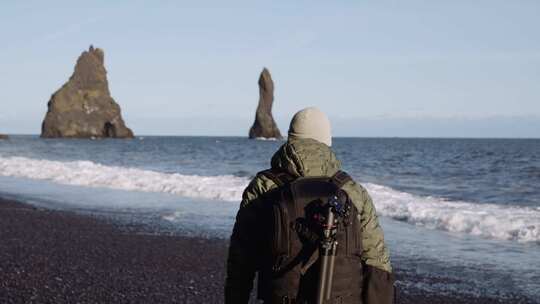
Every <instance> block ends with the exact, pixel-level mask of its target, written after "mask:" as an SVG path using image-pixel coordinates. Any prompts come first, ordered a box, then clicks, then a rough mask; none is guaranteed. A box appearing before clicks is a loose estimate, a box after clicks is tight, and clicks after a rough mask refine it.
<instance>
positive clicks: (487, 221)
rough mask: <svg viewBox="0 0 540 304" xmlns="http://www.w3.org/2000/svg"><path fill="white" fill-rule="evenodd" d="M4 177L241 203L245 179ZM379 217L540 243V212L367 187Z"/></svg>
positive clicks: (132, 172) (39, 166)
mask: <svg viewBox="0 0 540 304" xmlns="http://www.w3.org/2000/svg"><path fill="white" fill-rule="evenodd" d="M0 175H1V176H13V177H22V178H30V179H40V180H48V181H52V182H55V183H59V184H66V185H77V186H85V187H105V188H111V189H120V190H126V191H144V192H162V193H170V194H174V195H179V196H184V197H191V198H204V199H212V200H223V201H231V202H238V201H239V200H240V198H241V196H242V191H243V190H244V188H245V187H246V186H247V184H248V183H249V179H248V178H247V177H246V176H235V175H221V176H198V175H183V174H178V173H161V172H155V171H149V170H143V169H138V168H126V167H116V166H105V165H101V164H97V163H93V162H91V161H71V162H61V161H51V160H39V159H30V158H25V157H0ZM365 187H366V188H367V189H368V191H369V193H370V194H371V196H372V197H373V201H374V202H375V205H376V207H377V211H378V213H379V214H381V215H383V216H387V217H390V218H393V219H396V220H400V221H405V222H408V223H411V224H415V225H418V226H423V227H426V228H430V229H439V230H444V231H450V232H458V233H467V234H471V235H476V236H479V237H482V238H488V239H500V240H514V241H519V242H536V243H540V207H536V208H531V207H515V206H503V205H494V204H476V203H470V202H459V201H446V200H443V199H440V198H435V197H422V196H416V195H412V194H410V193H406V192H401V191H397V190H394V189H392V188H389V187H386V186H381V185H377V184H369V183H368V184H365Z"/></svg>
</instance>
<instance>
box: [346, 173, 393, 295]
mask: <svg viewBox="0 0 540 304" xmlns="http://www.w3.org/2000/svg"><path fill="white" fill-rule="evenodd" d="M344 190H345V191H347V193H349V195H350V196H351V199H352V201H353V202H354V204H355V206H356V207H357V208H358V210H359V212H360V214H359V220H360V225H361V228H362V231H361V233H362V248H363V251H362V261H363V264H364V286H363V300H364V302H363V303H365V304H391V303H393V301H394V293H395V291H394V281H395V278H394V274H393V273H392V266H391V264H390V254H389V252H388V247H386V244H385V242H384V233H383V230H382V228H381V226H380V225H379V220H378V218H377V213H376V210H375V206H374V205H373V200H372V199H371V197H370V195H369V194H368V192H367V190H366V189H364V188H363V187H362V186H360V185H358V184H356V183H354V182H352V183H349V184H347V185H345V187H344Z"/></svg>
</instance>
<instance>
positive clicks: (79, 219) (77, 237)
mask: <svg viewBox="0 0 540 304" xmlns="http://www.w3.org/2000/svg"><path fill="white" fill-rule="evenodd" d="M121 228H122V227H119V226H117V225H115V224H114V223H111V222H110V221H106V220H104V219H102V218H99V217H95V216H88V215H79V214H76V213H73V212H67V211H55V210H48V209H41V208H36V207H33V206H30V205H26V204H21V203H18V202H15V201H12V200H4V199H1V198H0V303H154V304H155V303H222V302H223V282H224V278H225V262H226V256H227V241H226V240H221V239H204V238H192V237H181V236H168V235H155V234H148V233H136V232H126V230H125V229H121ZM397 268H398V269H397V271H396V275H397V278H398V279H399V280H402V281H403V280H425V278H422V277H415V275H414V274H409V273H401V272H400V271H399V266H398V267H397ZM398 295H399V296H398V303H402V304H409V303H411V304H412V303H416V304H423V303H426V304H437V303H441V304H445V303H457V304H460V303H533V302H532V301H530V300H526V299H515V300H512V301H506V302H504V301H500V300H497V299H491V298H465V297H463V296H459V297H457V296H456V297H454V296H446V295H437V294H426V293H425V292H422V291H415V290H401V291H400V292H399V293H398Z"/></svg>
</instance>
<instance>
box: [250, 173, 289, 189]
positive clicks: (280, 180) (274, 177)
mask: <svg viewBox="0 0 540 304" xmlns="http://www.w3.org/2000/svg"><path fill="white" fill-rule="evenodd" d="M258 174H261V175H263V176H265V177H267V178H269V179H270V180H271V181H273V182H274V183H275V184H276V185H277V186H278V187H281V186H283V185H285V184H287V183H290V182H292V181H293V180H294V179H295V178H294V177H293V176H292V175H291V174H290V173H288V172H286V171H277V170H275V169H268V170H264V171H261V172H259V173H258Z"/></svg>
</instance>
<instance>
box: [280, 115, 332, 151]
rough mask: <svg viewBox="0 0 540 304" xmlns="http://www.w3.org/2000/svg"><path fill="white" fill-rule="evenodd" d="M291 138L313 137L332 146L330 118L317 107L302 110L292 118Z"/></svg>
mask: <svg viewBox="0 0 540 304" xmlns="http://www.w3.org/2000/svg"><path fill="white" fill-rule="evenodd" d="M289 138H291V139H294V138H312V139H315V140H316V141H319V142H321V143H323V144H326V145H327V146H329V147H330V146H332V132H331V130H330V120H328V117H327V116H326V114H324V113H323V112H321V110H319V109H317V108H315V107H309V108H305V109H303V110H300V111H299V112H297V113H296V114H294V117H293V119H292V120H291V126H290V127H289Z"/></svg>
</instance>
